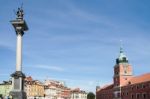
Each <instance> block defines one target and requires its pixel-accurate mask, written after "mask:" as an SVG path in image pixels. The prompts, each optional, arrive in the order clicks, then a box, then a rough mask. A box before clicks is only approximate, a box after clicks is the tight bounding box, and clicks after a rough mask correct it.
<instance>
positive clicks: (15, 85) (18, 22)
mask: <svg viewBox="0 0 150 99" xmlns="http://www.w3.org/2000/svg"><path fill="white" fill-rule="evenodd" d="M16 15H17V18H16V19H15V20H12V21H10V22H11V24H12V25H13V27H14V29H15V31H16V35H17V48H16V71H15V72H14V73H13V74H12V75H11V77H12V91H11V92H10V95H11V96H12V97H13V99H27V97H26V93H25V91H24V79H25V74H24V73H23V72H22V38H23V35H24V31H27V30H28V26H27V24H26V22H25V20H24V19H23V15H24V14H23V9H22V8H18V11H17V13H16Z"/></svg>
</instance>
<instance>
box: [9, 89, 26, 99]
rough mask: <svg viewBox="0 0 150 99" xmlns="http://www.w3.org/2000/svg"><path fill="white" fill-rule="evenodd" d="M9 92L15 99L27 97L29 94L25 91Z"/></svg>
mask: <svg viewBox="0 0 150 99" xmlns="http://www.w3.org/2000/svg"><path fill="white" fill-rule="evenodd" d="M9 94H10V95H11V96H12V98H13V99H27V95H26V93H25V92H24V91H11V92H10V93H9Z"/></svg>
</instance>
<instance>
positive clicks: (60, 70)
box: [36, 65, 64, 72]
mask: <svg viewBox="0 0 150 99" xmlns="http://www.w3.org/2000/svg"><path fill="white" fill-rule="evenodd" d="M36 68H41V69H48V70H53V71H59V72H62V71H64V69H63V68H61V67H58V66H48V65H36Z"/></svg>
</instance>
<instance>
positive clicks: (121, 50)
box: [120, 40, 123, 53]
mask: <svg viewBox="0 0 150 99" xmlns="http://www.w3.org/2000/svg"><path fill="white" fill-rule="evenodd" d="M120 53H123V44H122V40H120Z"/></svg>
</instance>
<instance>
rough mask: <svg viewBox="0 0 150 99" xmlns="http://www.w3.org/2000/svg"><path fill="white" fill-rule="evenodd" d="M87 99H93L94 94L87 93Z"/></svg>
mask: <svg viewBox="0 0 150 99" xmlns="http://www.w3.org/2000/svg"><path fill="white" fill-rule="evenodd" d="M87 99H95V94H94V93H93V92H89V93H88V95H87Z"/></svg>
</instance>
